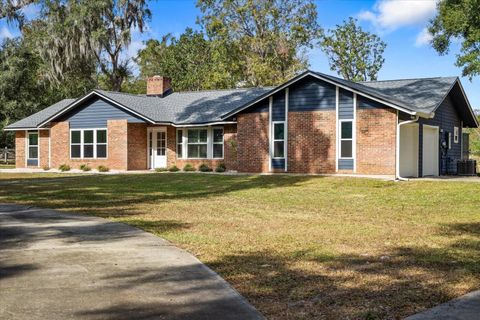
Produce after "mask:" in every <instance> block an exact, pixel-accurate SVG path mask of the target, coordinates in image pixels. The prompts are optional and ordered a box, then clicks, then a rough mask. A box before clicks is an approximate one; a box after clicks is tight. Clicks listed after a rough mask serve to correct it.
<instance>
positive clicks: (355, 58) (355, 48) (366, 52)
mask: <svg viewBox="0 0 480 320" xmlns="http://www.w3.org/2000/svg"><path fill="white" fill-rule="evenodd" d="M320 45H321V48H322V50H323V51H324V52H325V53H326V55H327V57H328V60H329V64H330V69H331V70H332V71H336V72H337V73H338V74H339V75H341V76H342V77H343V78H344V79H347V80H352V81H367V80H376V79H377V75H378V72H379V71H380V69H381V68H382V66H383V63H384V62H385V59H384V58H383V52H384V50H385V48H386V46H387V45H386V43H385V42H383V41H382V40H381V39H380V38H379V37H378V36H377V35H375V34H372V33H369V32H365V31H363V30H362V28H361V27H360V26H358V25H357V20H355V19H353V18H350V19H349V20H348V21H344V22H343V24H342V25H337V27H336V28H335V29H333V30H329V31H328V33H327V34H326V35H325V36H324V37H323V39H322V41H321V44H320Z"/></svg>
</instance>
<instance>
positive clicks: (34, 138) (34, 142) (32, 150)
mask: <svg viewBox="0 0 480 320" xmlns="http://www.w3.org/2000/svg"><path fill="white" fill-rule="evenodd" d="M28 160H38V133H37V132H29V133H28Z"/></svg>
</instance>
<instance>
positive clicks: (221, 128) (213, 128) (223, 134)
mask: <svg viewBox="0 0 480 320" xmlns="http://www.w3.org/2000/svg"><path fill="white" fill-rule="evenodd" d="M219 129H220V130H222V142H215V141H214V140H213V131H214V130H219ZM211 130H212V159H215V160H217V159H224V158H225V128H224V127H211ZM216 144H221V145H222V157H218V158H216V157H214V156H213V146H214V145H216Z"/></svg>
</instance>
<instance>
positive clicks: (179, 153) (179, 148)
mask: <svg viewBox="0 0 480 320" xmlns="http://www.w3.org/2000/svg"><path fill="white" fill-rule="evenodd" d="M177 157H178V158H181V157H182V145H181V144H179V145H177Z"/></svg>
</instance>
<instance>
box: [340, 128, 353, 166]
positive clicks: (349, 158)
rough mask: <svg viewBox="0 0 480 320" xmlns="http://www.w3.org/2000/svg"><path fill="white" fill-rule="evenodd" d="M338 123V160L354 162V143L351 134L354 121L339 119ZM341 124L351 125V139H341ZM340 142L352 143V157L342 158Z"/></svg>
mask: <svg viewBox="0 0 480 320" xmlns="http://www.w3.org/2000/svg"><path fill="white" fill-rule="evenodd" d="M338 122H339V127H340V128H339V131H340V135H339V139H338V150H339V153H338V158H339V159H341V160H354V159H355V157H354V147H353V145H354V143H355V139H354V138H355V136H354V135H353V132H354V123H355V120H354V119H341V120H339V121H338ZM343 122H351V123H352V137H351V138H348V139H345V138H342V123H343ZM342 141H352V156H351V157H342Z"/></svg>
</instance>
